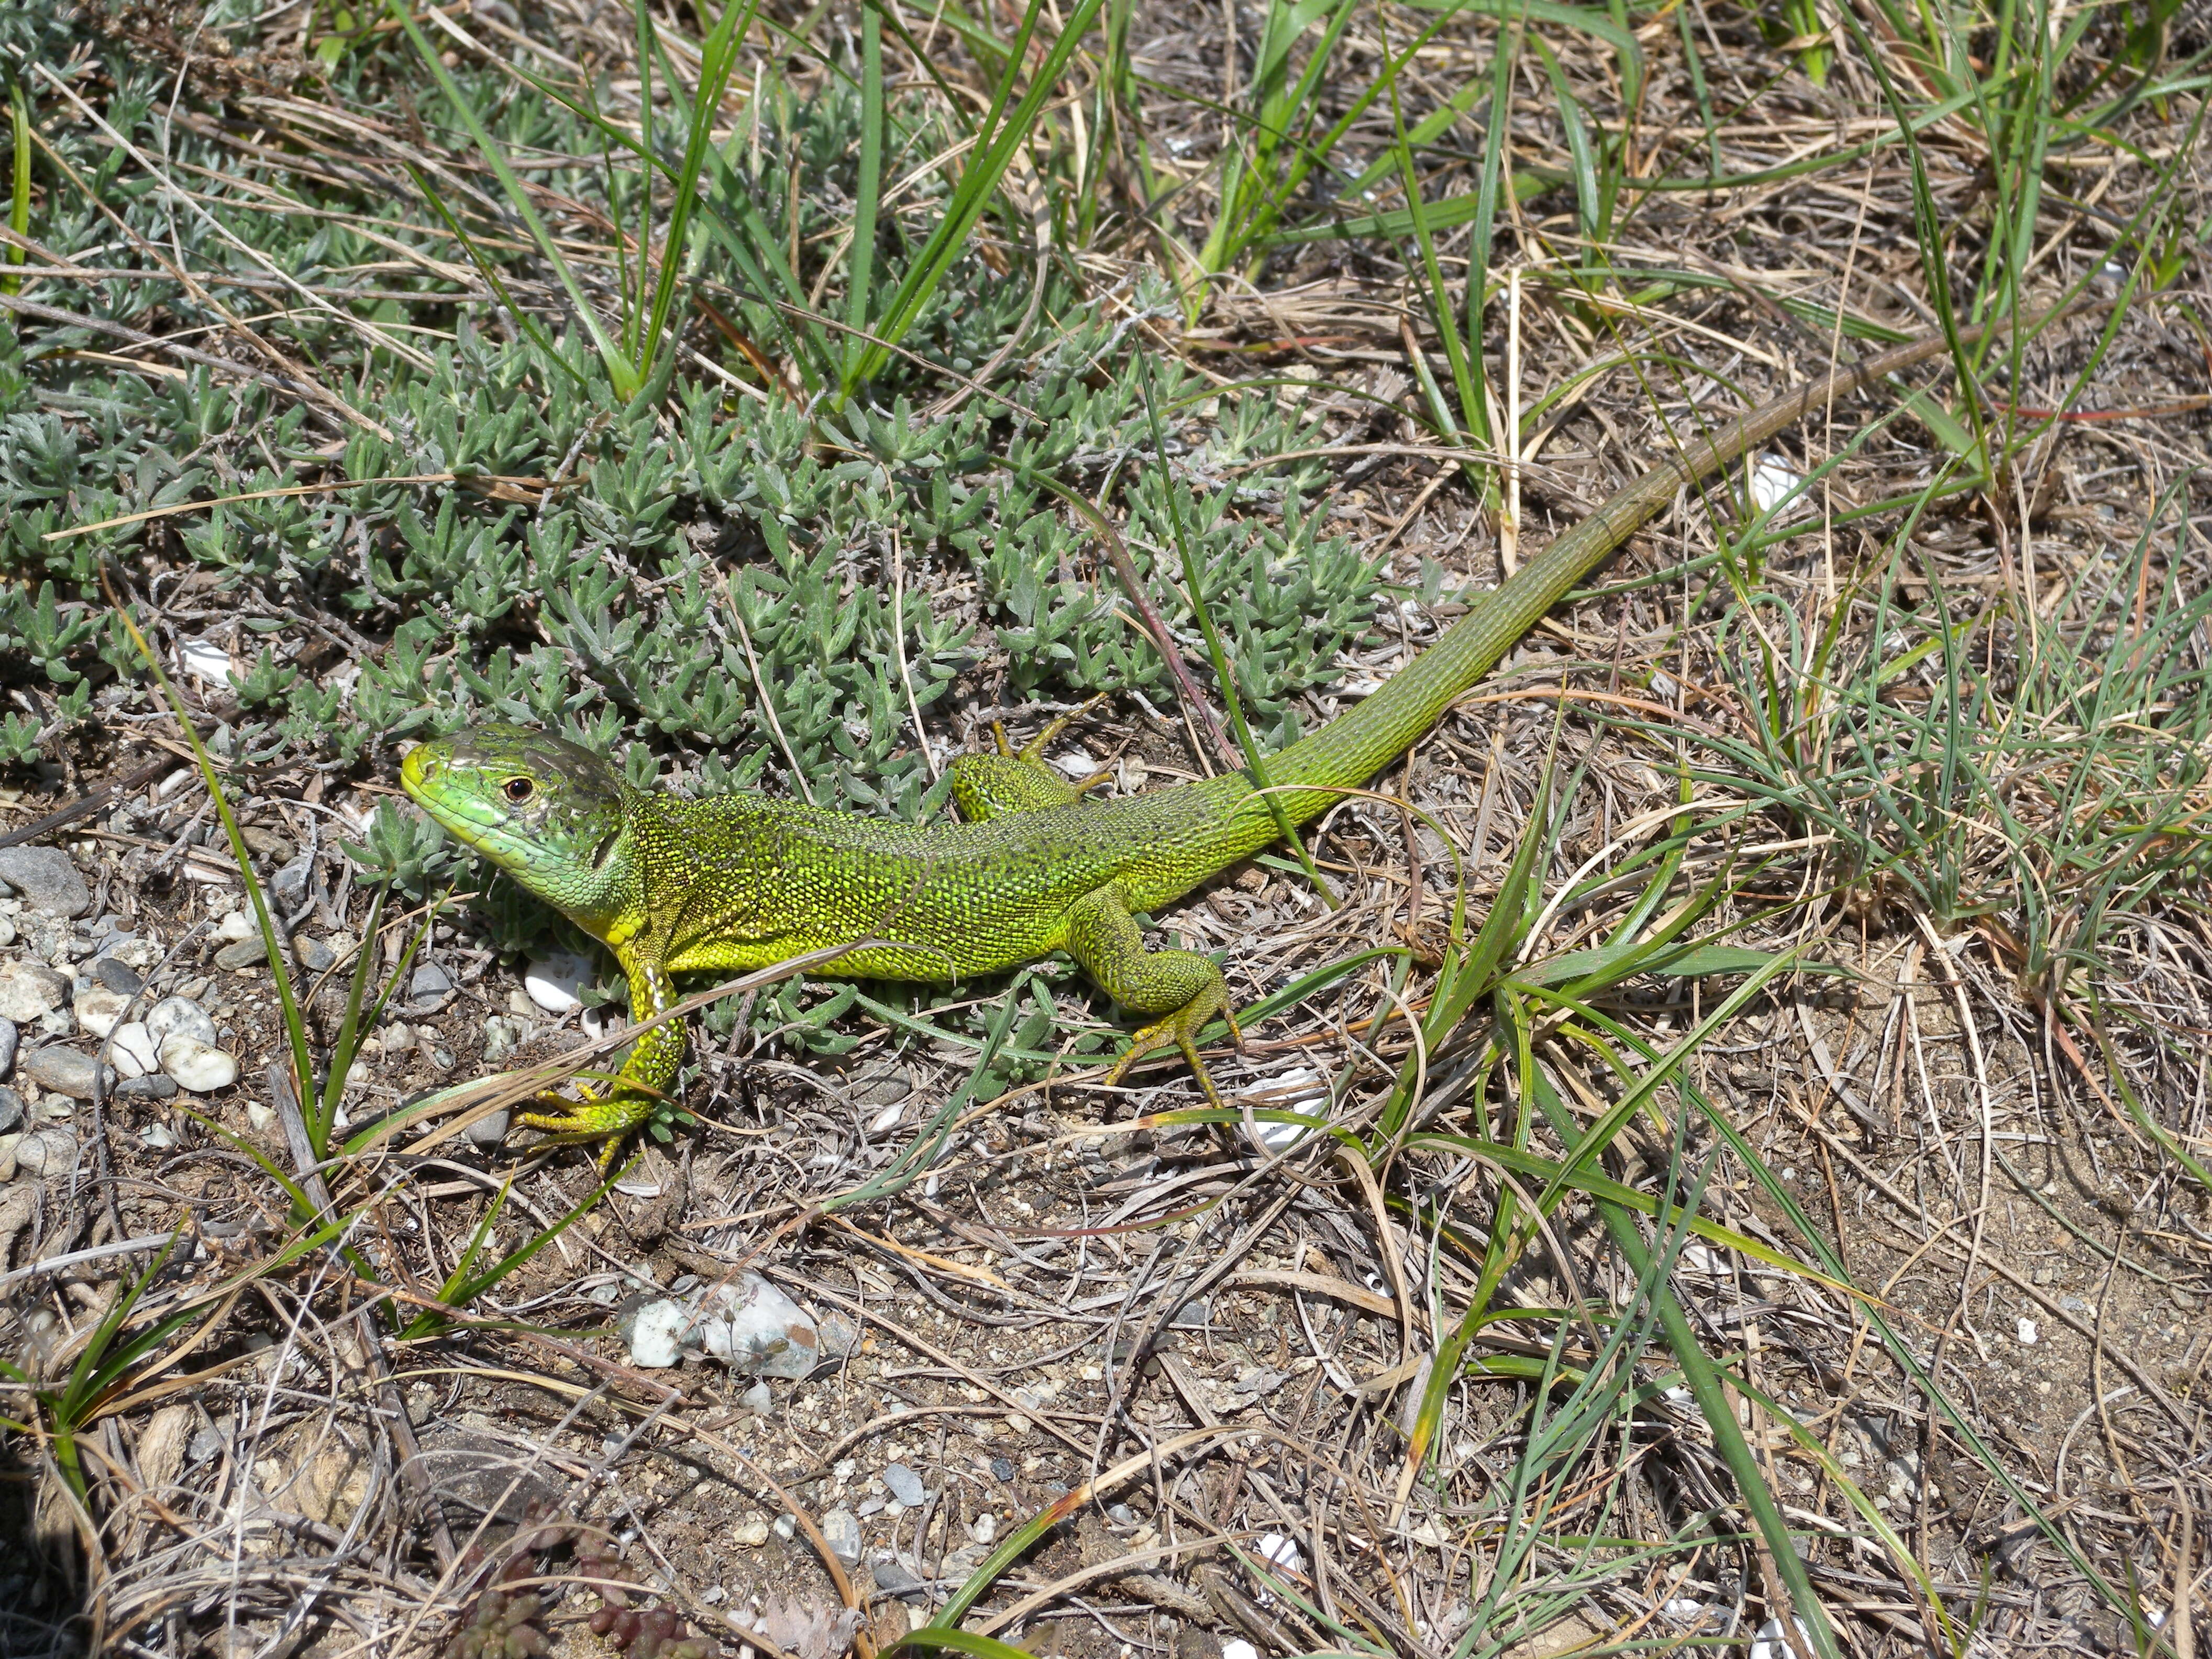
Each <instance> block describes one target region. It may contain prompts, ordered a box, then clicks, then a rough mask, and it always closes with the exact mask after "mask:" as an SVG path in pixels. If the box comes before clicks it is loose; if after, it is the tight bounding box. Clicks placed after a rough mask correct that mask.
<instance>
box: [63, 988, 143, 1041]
mask: <svg viewBox="0 0 2212 1659" xmlns="http://www.w3.org/2000/svg"><path fill="white" fill-rule="evenodd" d="M131 1000H132V999H131V998H130V997H127V996H125V995H124V994H123V993H122V992H120V991H111V990H109V989H108V988H107V987H106V986H105V985H94V986H93V987H90V988H89V989H88V990H82V991H79V992H78V993H77V994H76V1000H75V1001H74V1002H73V1003H71V1004H70V1006H71V1007H72V1008H74V1009H75V1010H76V1023H77V1024H79V1025H82V1027H84V1029H85V1030H87V1031H88V1032H90V1033H91V1034H92V1035H93V1036H96V1037H104V1036H106V1035H107V1034H108V1033H109V1032H110V1031H112V1030H114V1029H115V1023H116V1022H117V1021H118V1020H119V1019H121V1018H123V1011H124V1010H125V1009H126V1008H128V1007H129V1006H131Z"/></svg>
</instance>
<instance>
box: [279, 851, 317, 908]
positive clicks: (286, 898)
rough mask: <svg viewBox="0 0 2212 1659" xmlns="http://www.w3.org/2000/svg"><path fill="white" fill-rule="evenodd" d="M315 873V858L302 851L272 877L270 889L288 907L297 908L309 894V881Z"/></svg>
mask: <svg viewBox="0 0 2212 1659" xmlns="http://www.w3.org/2000/svg"><path fill="white" fill-rule="evenodd" d="M314 873H315V861H314V860H313V859H312V858H310V857H308V856H307V854H305V853H302V854H300V856H299V857H297V858H295V859H294V860H292V861H291V862H290V863H289V864H288V865H286V866H284V867H283V869H281V870H279V871H278V872H276V874H275V875H273V876H271V877H270V878H269V890H270V892H272V893H274V894H276V896H277V898H278V899H279V900H281V901H282V902H283V904H284V906H285V907H286V908H288V909H289V908H295V907H296V906H297V905H298V904H299V903H300V902H301V900H302V899H304V898H306V897H307V882H308V879H309V878H311V877H313V874H314Z"/></svg>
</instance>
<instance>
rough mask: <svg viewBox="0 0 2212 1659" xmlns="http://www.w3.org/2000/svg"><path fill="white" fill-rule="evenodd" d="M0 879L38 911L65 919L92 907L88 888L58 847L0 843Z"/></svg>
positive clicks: (67, 857)
mask: <svg viewBox="0 0 2212 1659" xmlns="http://www.w3.org/2000/svg"><path fill="white" fill-rule="evenodd" d="M0 882H4V883H6V884H8V886H9V887H10V888H12V889H14V890H15V891H16V892H18V893H21V895H22V896H23V899H24V902H26V903H27V904H28V905H29V906H30V907H31V908H33V910H36V911H38V912H39V913H40V915H48V916H59V917H63V918H64V919H66V918H68V917H70V916H81V915H84V914H85V912H87V911H88V910H89V909H91V908H92V890H91V889H90V888H89V887H87V886H86V885H85V884H84V878H83V877H82V876H81V875H79V874H77V872H76V865H74V864H72V863H70V855H69V854H67V853H64V852H63V851H62V849H61V848H58V847H0Z"/></svg>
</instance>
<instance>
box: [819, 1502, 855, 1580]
mask: <svg viewBox="0 0 2212 1659" xmlns="http://www.w3.org/2000/svg"><path fill="white" fill-rule="evenodd" d="M822 1541H823V1542H824V1543H825V1544H827V1545H829V1553H830V1554H832V1555H834V1556H836V1558H837V1559H839V1560H840V1561H842V1562H843V1563H844V1564H845V1565H847V1566H848V1567H855V1566H858V1565H860V1516H856V1515H854V1513H853V1511H852V1510H830V1511H829V1514H827V1515H825V1516H823V1517H822Z"/></svg>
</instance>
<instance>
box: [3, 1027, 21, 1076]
mask: <svg viewBox="0 0 2212 1659" xmlns="http://www.w3.org/2000/svg"><path fill="white" fill-rule="evenodd" d="M21 1041H22V1033H21V1031H19V1030H16V1029H15V1021H14V1020H12V1019H0V1078H4V1077H6V1076H7V1075H8V1071H9V1067H10V1066H14V1065H15V1047H16V1045H17V1044H18V1043H19V1042H21Z"/></svg>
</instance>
